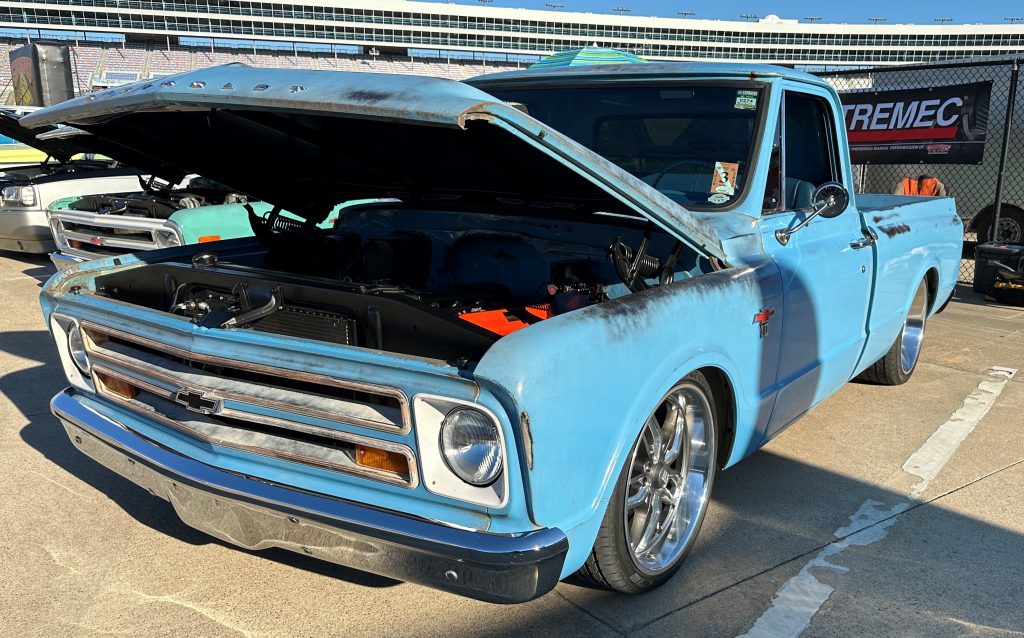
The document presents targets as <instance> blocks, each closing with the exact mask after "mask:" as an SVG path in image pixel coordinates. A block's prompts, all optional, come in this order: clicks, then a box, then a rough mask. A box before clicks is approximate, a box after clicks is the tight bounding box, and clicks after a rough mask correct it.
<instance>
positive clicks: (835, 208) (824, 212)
mask: <svg viewBox="0 0 1024 638" xmlns="http://www.w3.org/2000/svg"><path fill="white" fill-rule="evenodd" d="M849 205H850V191H848V190H846V187H845V186H843V185H842V184H840V183H839V182H825V183H824V184H822V185H821V186H819V187H818V188H816V189H815V190H814V195H812V196H811V208H812V209H813V210H814V212H815V213H817V214H818V215H821V216H822V217H824V218H825V219H832V218H833V217H839V215H840V214H841V213H842V212H843V211H844V210H846V207H847V206H849Z"/></svg>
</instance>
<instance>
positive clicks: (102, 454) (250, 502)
mask: <svg viewBox="0 0 1024 638" xmlns="http://www.w3.org/2000/svg"><path fill="white" fill-rule="evenodd" d="M80 397H81V395H80V394H79V393H78V392H77V391H75V390H72V389H70V388H69V389H67V390H64V391H63V392H61V393H60V394H58V395H57V396H55V397H54V398H53V400H52V401H51V402H50V409H51V410H52V411H53V414H54V415H55V416H57V418H59V419H60V420H61V422H62V423H63V425H64V428H65V430H67V433H68V436H69V437H70V438H71V440H72V441H73V442H74V444H75V445H76V447H78V449H79V450H81V451H82V452H83V453H84V454H86V455H87V456H89V457H91V458H92V459H94V460H95V461H97V462H98V463H100V464H101V465H103V466H105V467H107V468H109V469H111V470H113V471H114V472H117V473H118V474H120V475H121V476H123V477H125V478H127V479H128V480H130V481H132V482H133V483H136V484H137V485H139V486H141V487H143V488H145V489H146V490H148V491H149V492H150V493H151V494H153V495H155V496H158V497H160V498H162V499H164V500H166V501H169V502H170V503H171V505H172V506H173V507H174V509H175V511H176V512H177V513H178V516H180V517H181V520H182V521H184V522H185V523H186V524H188V525H190V526H191V527H194V528H196V529H198V530H200V531H203V532H206V533H208V534H210V535H212V536H215V537H217V538H219V539H221V540H223V541H225V542H228V543H232V544H234V545H238V546H239V547H244V548H247V549H253V550H255V549H266V548H269V547H281V548H284V549H288V550H291V551H295V552H298V553H303V554H308V555H312V556H314V557H317V558H320V559H322V560H326V561H329V562H332V563H337V564H339V565H345V566H348V567H354V568H356V569H361V570H364V571H368V572H372V573H375V574H380V575H382V576H388V577H392V578H397V579H400V580H405V581H409V582H414V583H420V584H422V585H427V586H429V587H436V588H438V589H443V590H446V591H450V592H453V593H456V594H460V595H463V596H467V597H469V598H476V599H479V600H485V601H489V602H497V603H518V602H525V601H528V600H532V599H534V598H537V597H538V596H541V595H542V594H545V593H547V592H548V591H550V590H551V589H552V588H553V587H554V586H555V585H556V584H557V583H558V580H559V576H560V574H561V569H562V563H563V562H564V560H565V554H566V551H567V550H568V548H569V543H568V540H567V539H566V537H565V534H563V533H562V532H561V531H559V530H557V529H540V530H535V531H532V532H527V533H524V534H518V535H498V534H487V533H483V532H473V531H469V530H464V529H456V528H452V527H448V526H446V525H443V524H440V523H435V522H430V521H426V520H423V519H419V518H411V517H408V516H404V515H402V514H399V513H395V512H389V511H384V510H379V509H374V508H371V507H368V506H365V505H360V504H357V503H353V502H350V501H344V500H341V499H337V498H331V497H328V496H322V495H319V494H313V493H310V492H302V491H298V490H293V489H289V488H287V487H284V486H280V485H275V484H270V483H266V482H264V481H259V480H256V479H253V478H249V477H246V476H242V475H238V474H233V473H230V472H226V471H224V470H220V469H217V468H215V467H212V466H210V465H206V464H204V463H200V462H198V461H196V460H194V459H190V458H188V457H185V456H181V455H180V454H177V453H175V452H172V451H170V450H168V449H166V448H164V447H161V446H159V445H157V444H156V443H154V442H152V441H150V440H148V439H145V438H143V437H141V436H139V435H138V434H135V433H134V432H132V431H130V430H128V429H127V428H125V427H124V426H122V425H120V424H119V423H117V422H116V421H114V420H112V419H110V418H108V417H106V416H104V415H102V414H100V413H99V412H97V411H95V410H93V409H92V408H90V407H88V406H86V405H84V404H83V402H82V401H81V400H80Z"/></svg>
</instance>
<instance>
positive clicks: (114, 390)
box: [96, 372, 139, 401]
mask: <svg viewBox="0 0 1024 638" xmlns="http://www.w3.org/2000/svg"><path fill="white" fill-rule="evenodd" d="M96 377H97V378H98V379H99V382H100V383H102V384H103V387H104V388H106V389H107V391H108V392H110V393H111V394H116V395H117V396H119V397H121V398H122V399H128V400H129V401H131V400H132V399H134V398H135V397H136V396H138V394H139V389H138V388H136V387H135V386H133V385H132V384H130V383H128V382H127V381H122V380H121V379H116V378H114V377H112V376H110V375H109V374H103V373H102V372H97V373H96Z"/></svg>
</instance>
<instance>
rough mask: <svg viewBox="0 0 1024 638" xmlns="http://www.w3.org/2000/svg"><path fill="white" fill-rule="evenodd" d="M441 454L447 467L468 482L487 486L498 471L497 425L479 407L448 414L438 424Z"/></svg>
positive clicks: (495, 477) (498, 444)
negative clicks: (439, 425) (439, 424)
mask: <svg viewBox="0 0 1024 638" xmlns="http://www.w3.org/2000/svg"><path fill="white" fill-rule="evenodd" d="M441 453H442V454H443V455H444V460H445V463H446V464H447V465H448V467H449V469H451V471H452V472H454V473H455V474H456V476H458V477H459V478H460V479H462V480H463V481H465V482H467V483H469V484H470V485H476V486H478V487H482V486H485V485H490V484H491V483H493V482H494V481H495V480H496V479H497V478H498V476H499V475H500V474H501V466H502V451H501V438H500V436H499V433H498V425H497V424H496V423H495V422H494V421H492V420H491V419H490V417H488V416H487V415H486V414H484V413H483V412H481V411H479V410H474V409H472V408H455V409H454V410H452V411H451V412H449V413H448V416H446V417H445V418H444V422H443V423H441Z"/></svg>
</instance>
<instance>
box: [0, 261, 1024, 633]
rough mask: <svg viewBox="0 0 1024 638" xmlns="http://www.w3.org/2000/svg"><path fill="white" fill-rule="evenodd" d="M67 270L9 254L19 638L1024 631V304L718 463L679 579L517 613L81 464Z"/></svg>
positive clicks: (5, 560) (967, 326) (0, 394)
mask: <svg viewBox="0 0 1024 638" xmlns="http://www.w3.org/2000/svg"><path fill="white" fill-rule="evenodd" d="M51 272H52V267H51V266H50V265H49V262H48V260H47V259H46V258H45V257H28V256H24V255H14V254H10V253H2V252H0V468H2V470H0V471H2V477H3V478H2V480H0V636H56V635H70V636H92V635H96V636H105V635H115V634H116V635H119V636H186V635H188V636H237V635H243V636H328V635H336V636H471V635H487V636H513V635H515V636H534V635H557V636H569V635H586V636H597V635H626V634H629V635H638V636H738V635H743V634H748V632H749V635H751V636H764V635H786V634H787V633H789V634H791V635H795V634H796V633H800V632H802V634H803V635H804V636H864V635H872V636H877V635H904V636H960V635H972V636H989V635H993V636H1024V602H1022V601H1024V576H1022V574H1024V416H1022V414H1024V309H1020V308H1007V307H1000V306H994V305H990V304H986V303H984V302H983V301H982V300H981V299H980V298H979V297H978V296H977V295H975V294H974V293H972V292H971V291H970V290H969V289H964V290H959V291H958V292H957V295H956V298H955V299H954V301H953V302H952V303H951V304H950V306H949V307H948V308H947V310H946V311H945V312H944V313H942V314H941V315H938V316H937V317H935V318H934V319H933V320H932V321H930V322H929V324H928V327H927V332H926V337H925V346H924V351H923V355H922V361H921V363H920V365H919V367H918V369H917V372H916V373H915V375H914V377H913V379H912V380H911V381H910V382H909V383H908V384H906V385H904V386H900V387H895V388H885V387H877V386H871V385H863V384H856V383H855V384H849V385H847V386H846V387H845V388H843V389H842V390H841V391H840V392H839V393H838V394H837V395H836V396H834V397H832V398H830V399H829V400H827V401H826V402H824V403H823V404H822V405H821V406H819V407H818V408H817V409H816V410H814V411H813V412H812V413H811V414H809V415H808V416H806V417H805V418H804V419H802V420H801V421H800V422H798V423H797V424H796V425H794V426H792V427H791V428H790V429H788V430H787V431H786V432H784V433H783V434H782V435H781V436H779V437H778V438H776V439H775V440H774V441H772V442H771V443H769V444H768V445H767V446H766V447H765V449H763V450H762V451H761V452H759V453H758V454H756V455H754V456H753V457H751V458H750V459H748V460H746V461H744V462H742V463H740V464H739V465H738V466H736V467H734V468H731V469H729V470H727V471H725V472H723V473H721V474H720V475H719V477H718V480H717V484H716V486H715V491H714V494H713V502H712V504H711V506H710V509H709V513H708V515H707V519H706V521H705V524H704V529H703V531H702V533H701V536H700V538H699V539H698V542H697V545H696V547H695V548H694V550H693V553H692V554H691V556H690V558H689V560H688V562H687V564H686V565H685V566H684V568H683V570H682V571H681V572H680V573H679V574H678V575H677V576H676V577H675V578H674V579H673V580H672V581H670V582H669V583H668V584H667V585H665V586H663V587H661V588H660V589H658V590H656V591H654V592H651V593H649V594H646V595H644V596H639V597H626V596H620V595H615V594H610V593H607V592H601V591H596V590H593V589H588V588H586V587H584V586H581V585H579V584H574V583H572V582H567V583H562V584H560V585H559V586H558V587H557V588H556V590H555V591H554V592H552V593H550V594H548V595H546V596H544V597H542V598H540V599H539V600H536V601H534V602H531V603H528V604H524V605H518V606H510V607H505V606H496V605H491V604H487V603H481V602H475V601H470V600H465V599H462V598H459V597H456V596H453V595H450V594H446V593H443V592H438V591H434V590H430V589H426V588H423V587H419V586H416V585H410V584H406V583H400V582H396V581H393V580H389V579H386V578H381V577H377V576H373V575H369V574H365V573H361V572H357V571H353V570H349V569H345V568H341V567H336V566H333V565H328V564H324V563H320V562H319V561H316V560H313V559H309V558H307V557H304V556H300V555H295V554H291V553H288V552H285V551H277V550H274V551H266V552H247V551H242V550H239V549H235V548H234V547H231V546H229V545H226V544H224V543H221V542H219V541H217V540H215V539H213V538H210V537H207V536H205V535H203V534H201V533H199V532H196V531H194V530H192V529H191V528H189V527H187V526H186V525H185V524H183V523H181V522H180V521H179V520H178V518H177V517H176V515H175V514H174V513H173V511H172V509H171V508H170V506H169V505H168V504H167V503H165V502H164V501H161V500H158V499H156V498H154V497H152V496H149V495H148V494H147V493H146V492H144V491H143V490H142V489H140V488H137V487H136V486H134V485H132V484H130V483H128V482H127V481H125V480H124V479H122V478H121V477H119V476H117V475H115V474H113V473H112V472H110V471H108V470H106V469H104V468H102V467H100V466H98V465H96V464H95V463H94V462H92V461H91V460H90V459H88V458H86V457H84V456H82V455H80V454H79V453H78V452H77V451H76V450H75V449H74V448H73V447H72V445H71V444H70V443H69V441H68V440H67V437H66V435H65V434H64V432H63V430H62V428H61V427H60V426H59V424H58V423H57V421H56V420H55V419H54V418H53V417H52V416H51V415H50V412H49V409H48V401H49V399H50V397H51V396H52V395H53V394H55V393H56V392H57V391H58V390H60V389H61V388H63V387H64V385H65V383H64V379H63V374H62V372H61V370H60V368H59V365H58V363H57V361H56V354H55V351H54V348H53V345H52V343H51V342H50V336H49V333H48V331H47V330H46V328H45V326H44V325H43V321H42V317H41V314H40V311H39V306H38V303H37V300H36V297H37V295H38V292H39V289H40V286H41V285H42V282H43V281H45V279H46V278H47V277H48V275H49V274H50V273H51ZM993 367H996V368H1001V369H1003V370H999V369H997V370H995V371H992V369H993ZM1005 369H1018V370H1020V372H1018V373H1017V374H1016V376H1014V377H1013V378H1012V379H1011V378H1008V377H1009V376H1010V372H1008V371H1007V370H1005ZM581 471H586V470H585V468H584V469H582V470H581ZM915 490H917V491H918V492H920V493H919V495H917V497H916V498H914V497H912V496H911V494H912V492H915Z"/></svg>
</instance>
